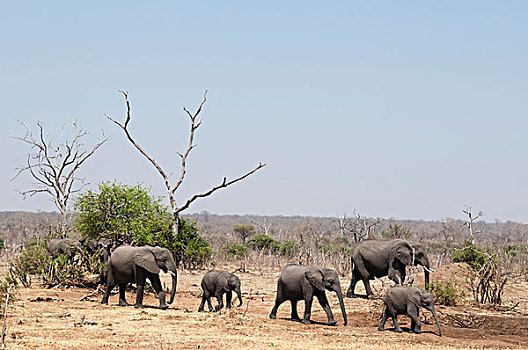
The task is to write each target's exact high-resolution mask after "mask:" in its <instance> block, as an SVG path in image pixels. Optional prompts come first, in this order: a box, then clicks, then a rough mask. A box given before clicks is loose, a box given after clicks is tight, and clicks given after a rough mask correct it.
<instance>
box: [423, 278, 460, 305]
mask: <svg viewBox="0 0 528 350" xmlns="http://www.w3.org/2000/svg"><path fill="white" fill-rule="evenodd" d="M427 289H428V290H429V292H430V293H431V294H433V296H434V298H435V303H436V304H438V305H445V306H456V305H457V304H459V303H460V301H461V300H462V299H463V298H464V296H465V295H464V292H459V291H458V290H457V289H456V287H455V285H454V284H451V282H447V283H445V284H441V283H436V284H435V283H429V284H428V285H427Z"/></svg>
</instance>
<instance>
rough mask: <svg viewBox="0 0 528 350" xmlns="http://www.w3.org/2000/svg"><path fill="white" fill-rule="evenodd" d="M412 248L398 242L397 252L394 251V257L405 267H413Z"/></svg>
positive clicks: (402, 242) (403, 242)
mask: <svg viewBox="0 0 528 350" xmlns="http://www.w3.org/2000/svg"><path fill="white" fill-rule="evenodd" d="M411 252H412V248H411V246H410V245H409V244H408V243H407V242H405V241H401V242H398V244H397V245H396V248H395V251H394V257H395V258H396V259H398V260H399V261H401V263H402V264H404V265H411V264H412V256H411V254H412V253H411Z"/></svg>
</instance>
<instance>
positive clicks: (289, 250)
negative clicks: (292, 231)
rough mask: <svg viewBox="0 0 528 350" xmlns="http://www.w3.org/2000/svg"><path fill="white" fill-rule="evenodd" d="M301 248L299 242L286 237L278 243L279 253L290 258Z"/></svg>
mask: <svg viewBox="0 0 528 350" xmlns="http://www.w3.org/2000/svg"><path fill="white" fill-rule="evenodd" d="M300 249H301V244H300V243H299V242H298V241H296V240H294V239H287V240H285V241H283V242H281V243H280V246H279V253H280V254H281V255H283V256H286V257H288V258H291V257H292V256H293V255H295V254H296V253H297V252H298V251H299V250H300Z"/></svg>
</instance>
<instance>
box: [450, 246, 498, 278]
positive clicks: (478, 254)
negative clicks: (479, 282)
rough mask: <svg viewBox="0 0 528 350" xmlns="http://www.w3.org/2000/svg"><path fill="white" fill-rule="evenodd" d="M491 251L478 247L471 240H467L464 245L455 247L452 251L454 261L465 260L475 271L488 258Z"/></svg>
mask: <svg viewBox="0 0 528 350" xmlns="http://www.w3.org/2000/svg"><path fill="white" fill-rule="evenodd" d="M487 253H489V252H486V251H484V250H483V249H480V248H478V247H477V246H475V245H474V244H473V243H471V242H466V243H465V244H464V246H463V247H461V248H455V249H454V250H453V252H452V257H453V261H454V262H465V263H467V264H468V265H469V266H471V268H472V269H473V270H475V271H479V270H480V269H481V268H482V266H483V265H484V263H485V262H486V261H487V260H488V254H487Z"/></svg>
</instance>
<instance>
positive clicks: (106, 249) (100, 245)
mask: <svg viewBox="0 0 528 350" xmlns="http://www.w3.org/2000/svg"><path fill="white" fill-rule="evenodd" d="M81 243H82V245H83V247H84V248H85V249H86V251H87V252H88V253H89V254H94V253H95V252H97V250H99V249H101V253H102V255H101V260H102V262H104V263H106V262H107V261H108V259H109V258H110V248H111V247H112V245H113V242H112V240H111V239H108V238H100V239H94V238H92V239H84V240H81Z"/></svg>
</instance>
